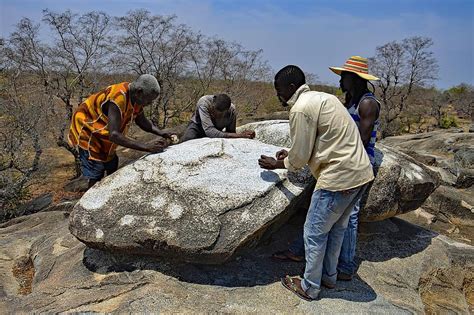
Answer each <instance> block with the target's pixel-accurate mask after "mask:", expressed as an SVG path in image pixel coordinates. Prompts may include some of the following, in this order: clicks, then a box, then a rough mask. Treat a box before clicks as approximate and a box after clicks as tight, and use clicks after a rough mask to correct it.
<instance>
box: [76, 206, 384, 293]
mask: <svg viewBox="0 0 474 315" xmlns="http://www.w3.org/2000/svg"><path fill="white" fill-rule="evenodd" d="M303 221H304V215H303V214H300V215H297V216H295V217H293V218H292V219H290V221H289V222H288V223H287V224H286V225H284V226H283V227H282V228H281V229H279V230H278V231H277V232H276V233H274V234H273V235H272V237H271V238H270V239H268V240H267V241H266V242H265V243H264V244H260V245H259V246H257V247H255V248H247V249H244V250H241V251H239V252H238V253H236V255H235V258H234V259H233V260H231V261H229V262H227V263H225V264H223V265H198V264H189V263H182V262H171V261H161V260H159V259H158V258H156V257H144V256H133V255H120V254H112V253H108V252H104V251H100V250H96V249H91V248H86V249H85V251H84V256H83V263H84V265H85V266H86V267H87V268H88V269H89V270H90V271H93V272H96V273H100V274H107V273H111V272H124V271H126V272H135V271H138V270H153V271H157V272H160V273H163V274H166V275H168V276H171V277H173V278H176V279H178V280H179V281H182V282H188V283H196V284H204V285H216V286H223V287H253V286H258V285H267V284H272V283H279V282H280V279H281V278H282V277H284V276H285V275H292V276H297V275H300V274H301V273H302V271H303V269H304V263H297V262H280V261H275V260H273V259H272V258H271V255H272V253H274V252H276V251H278V250H281V249H283V248H287V247H288V242H289V241H291V240H292V239H293V238H295V237H296V234H297V233H298V231H299V230H300V229H302V224H303ZM321 297H322V298H334V299H345V300H349V301H358V302H369V301H372V300H375V299H376V297H377V294H376V293H375V291H374V290H373V289H372V288H371V287H370V286H369V285H368V284H367V283H365V282H364V281H363V280H362V279H360V278H357V279H354V280H353V281H352V282H345V283H342V282H341V283H338V287H337V289H335V290H327V289H323V291H322V293H321Z"/></svg>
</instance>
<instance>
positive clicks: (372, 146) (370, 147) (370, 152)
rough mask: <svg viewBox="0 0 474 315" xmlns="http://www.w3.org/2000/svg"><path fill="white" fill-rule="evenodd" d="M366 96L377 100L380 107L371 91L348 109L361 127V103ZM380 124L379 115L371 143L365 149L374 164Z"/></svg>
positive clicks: (371, 136)
mask: <svg viewBox="0 0 474 315" xmlns="http://www.w3.org/2000/svg"><path fill="white" fill-rule="evenodd" d="M366 98H371V99H373V100H375V101H376V102H377V104H379V108H380V102H379V101H378V100H377V99H376V98H375V96H374V94H372V93H370V92H369V93H366V94H364V95H362V97H361V98H360V101H359V102H358V103H353V104H352V106H351V107H349V108H348V109H347V110H348V111H349V114H351V117H352V119H354V121H355V123H356V124H357V127H359V124H360V114H359V105H360V103H361V102H362V101H363V100H364V99H366ZM379 126H380V121H379V118H378V117H377V119H376V120H375V122H374V128H373V129H372V133H371V134H370V141H369V144H368V145H367V147H366V148H365V150H366V151H367V154H368V155H369V159H370V163H372V165H374V163H375V142H376V141H377V130H378V129H379Z"/></svg>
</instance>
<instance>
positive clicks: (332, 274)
mask: <svg viewBox="0 0 474 315" xmlns="http://www.w3.org/2000/svg"><path fill="white" fill-rule="evenodd" d="M365 189H366V185H363V186H360V187H357V188H354V189H349V190H345V191H337V192H332V191H328V190H323V189H317V190H315V191H314V193H313V196H312V199H311V204H310V206H309V209H308V214H307V215H306V221H305V224H304V233H303V237H304V246H305V257H306V268H305V273H304V278H303V280H302V281H301V286H302V288H303V290H304V291H305V292H306V294H307V295H308V296H310V297H311V298H313V299H315V298H317V297H318V295H319V291H320V290H321V281H325V282H327V283H330V284H335V283H336V278H337V263H338V259H339V253H340V251H341V246H342V241H343V238H344V232H345V230H346V228H347V224H348V222H349V216H350V215H351V212H352V209H353V208H354V205H355V204H356V202H358V201H359V200H360V198H361V197H362V194H363V193H364V191H365Z"/></svg>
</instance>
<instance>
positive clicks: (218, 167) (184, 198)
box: [70, 138, 314, 264]
mask: <svg viewBox="0 0 474 315" xmlns="http://www.w3.org/2000/svg"><path fill="white" fill-rule="evenodd" d="M278 149H279V148H278V147H275V146H272V145H266V144H262V143H261V142H258V141H253V140H246V139H233V140H229V139H208V138H205V139H198V140H193V141H188V142H185V143H182V144H179V145H176V146H173V147H170V148H169V149H167V150H166V152H164V153H161V154H155V155H148V156H146V157H144V158H142V159H140V160H138V161H136V162H134V163H133V164H130V165H127V166H125V167H123V168H122V169H120V170H119V171H117V172H116V173H114V174H112V175H111V176H108V177H106V178H105V179H104V180H102V181H101V182H100V183H98V184H97V185H95V186H94V187H93V188H92V189H90V190H89V191H87V192H86V193H85V194H84V196H83V197H82V199H81V200H80V202H79V203H78V204H77V205H76V207H75V208H74V210H73V212H72V215H71V220H70V230H71V232H72V234H74V235H75V236H76V237H77V238H78V239H80V240H81V241H83V242H84V243H86V244H87V245H89V246H90V247H94V248H99V249H105V250H114V251H123V252H126V253H138V254H150V255H157V256H162V257H166V258H167V259H178V260H182V261H183V260H184V261H190V262H199V263H211V264H212V263H222V262H224V261H226V260H227V259H229V258H230V257H231V256H232V254H233V253H234V252H235V251H236V250H237V249H238V248H239V247H241V246H242V245H244V244H248V243H249V242H255V241H257V240H258V239H259V238H260V237H262V235H263V234H264V233H265V232H266V231H267V230H268V229H270V228H275V227H277V226H278V225H280V224H282V223H284V222H285V221H286V220H287V219H288V217H289V216H291V215H292V214H293V213H294V212H295V211H296V210H297V208H298V207H299V206H300V205H301V203H302V202H304V201H305V200H308V196H309V194H310V193H311V192H312V189H313V187H312V185H313V184H314V180H312V177H311V175H310V173H309V172H308V171H302V172H300V173H287V172H286V171H285V170H278V171H266V170H262V169H260V168H259V166H258V163H257V160H258V158H259V157H260V155H261V154H271V155H273V154H274V153H275V152H276V151H277V150H278Z"/></svg>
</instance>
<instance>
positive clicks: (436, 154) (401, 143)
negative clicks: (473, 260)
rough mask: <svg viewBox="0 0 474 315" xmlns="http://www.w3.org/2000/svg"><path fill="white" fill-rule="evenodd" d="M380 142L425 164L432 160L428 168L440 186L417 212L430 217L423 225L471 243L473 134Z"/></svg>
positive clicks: (427, 135) (442, 132)
mask: <svg viewBox="0 0 474 315" xmlns="http://www.w3.org/2000/svg"><path fill="white" fill-rule="evenodd" d="M382 142H383V143H384V144H387V145H390V146H393V147H396V148H397V149H399V150H403V151H405V152H406V153H407V154H409V155H411V156H412V157H413V158H415V159H417V160H421V159H423V162H425V163H426V158H427V157H429V158H430V159H431V160H432V161H434V162H433V163H430V166H429V167H430V169H431V170H433V171H435V172H437V173H439V175H440V176H441V186H440V187H438V188H437V189H436V190H435V191H434V192H433V193H432V194H431V195H430V197H429V198H428V199H427V200H426V202H425V203H424V204H423V205H422V206H421V207H422V209H420V211H421V212H424V211H425V212H428V213H430V214H431V215H432V216H433V219H431V220H429V221H430V222H427V223H426V222H425V224H423V225H424V226H427V227H429V228H432V229H434V230H436V231H438V232H441V233H445V234H448V235H450V236H451V237H455V238H456V239H460V240H463V241H468V242H470V243H472V242H474V224H473V223H474V199H473V198H474V197H473V196H474V186H473V184H474V134H473V133H465V132H464V133H463V132H460V130H458V129H451V130H437V131H433V132H428V133H424V134H417V135H403V136H396V137H389V138H386V139H384V140H383V141H382ZM407 219H408V218H407ZM410 219H414V220H413V222H417V223H418V224H422V222H423V221H422V220H421V222H420V220H419V218H410Z"/></svg>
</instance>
